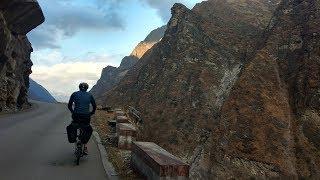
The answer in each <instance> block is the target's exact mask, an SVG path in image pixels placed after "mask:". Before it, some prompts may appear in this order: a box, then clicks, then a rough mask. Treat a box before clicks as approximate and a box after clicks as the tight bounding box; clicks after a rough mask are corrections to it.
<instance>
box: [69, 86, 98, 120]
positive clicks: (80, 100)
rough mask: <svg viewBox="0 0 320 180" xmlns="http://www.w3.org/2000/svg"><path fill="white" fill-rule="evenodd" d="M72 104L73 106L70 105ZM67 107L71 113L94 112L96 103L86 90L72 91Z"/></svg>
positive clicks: (85, 113) (87, 113)
mask: <svg viewBox="0 0 320 180" xmlns="http://www.w3.org/2000/svg"><path fill="white" fill-rule="evenodd" d="M73 104H74V108H73V107H72V106H73ZM90 104H91V105H92V108H93V109H92V111H91V112H90ZM68 108H69V110H70V111H71V113H72V114H84V115H89V114H91V115H92V114H94V113H95V111H96V109H97V105H96V102H95V100H94V98H93V96H92V95H91V94H90V93H88V92H86V91H77V92H74V93H73V94H72V95H71V97H70V100H69V103H68Z"/></svg>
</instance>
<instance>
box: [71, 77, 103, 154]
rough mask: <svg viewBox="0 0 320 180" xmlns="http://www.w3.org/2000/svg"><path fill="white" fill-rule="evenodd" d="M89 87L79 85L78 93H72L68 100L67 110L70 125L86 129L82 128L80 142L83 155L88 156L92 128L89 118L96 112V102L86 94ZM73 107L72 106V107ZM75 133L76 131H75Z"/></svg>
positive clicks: (82, 84)
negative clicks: (70, 117)
mask: <svg viewBox="0 0 320 180" xmlns="http://www.w3.org/2000/svg"><path fill="white" fill-rule="evenodd" d="M88 88H89V85H88V84H87V83H80V85H79V91H77V92H74V93H73V94H72V95H71V97H70V100H69V103H68V109H69V110H70V112H71V113H72V119H73V121H72V123H71V125H72V124H81V125H84V127H86V128H82V130H83V137H81V138H80V139H81V142H82V143H83V144H84V154H85V155H87V154H88V148H87V145H86V144H87V143H88V141H89V139H90V137H91V135H92V127H91V126H90V119H91V116H92V115H93V114H94V113H95V111H96V108H97V106H96V102H95V100H94V98H93V96H92V95H91V94H90V93H89V92H87V90H88ZM90 104H91V105H92V111H90ZM73 105H74V106H73ZM75 132H76V131H75Z"/></svg>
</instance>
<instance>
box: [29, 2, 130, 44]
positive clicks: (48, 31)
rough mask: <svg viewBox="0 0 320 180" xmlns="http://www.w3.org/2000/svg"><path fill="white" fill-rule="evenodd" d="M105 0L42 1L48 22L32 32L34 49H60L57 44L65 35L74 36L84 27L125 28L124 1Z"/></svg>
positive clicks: (97, 29) (86, 28) (102, 29)
mask: <svg viewBox="0 0 320 180" xmlns="http://www.w3.org/2000/svg"><path fill="white" fill-rule="evenodd" d="M102 1H103V0H94V1H92V2H83V1H82V2H81V1H80V0H55V1H51V0H50V1H48V0H39V3H40V5H41V7H42V9H43V12H44V14H45V17H46V21H45V23H44V24H42V25H41V26H40V27H38V28H36V29H35V30H33V31H32V32H31V33H30V34H29V38H30V39H31V41H32V42H33V46H34V48H35V49H45V48H51V49H54V48H59V47H60V46H59V45H58V43H59V41H60V40H61V39H62V38H67V37H72V36H74V35H75V34H76V33H77V32H79V31H81V30H90V31H110V30H121V29H124V21H123V19H122V17H121V15H120V13H119V12H118V11H119V9H120V7H121V0H120V1H112V0H111V1H105V2H104V3H102Z"/></svg>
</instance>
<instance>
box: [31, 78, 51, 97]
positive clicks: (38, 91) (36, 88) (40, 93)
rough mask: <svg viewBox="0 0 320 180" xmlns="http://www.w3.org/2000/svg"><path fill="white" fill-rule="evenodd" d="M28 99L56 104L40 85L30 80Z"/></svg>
mask: <svg viewBox="0 0 320 180" xmlns="http://www.w3.org/2000/svg"><path fill="white" fill-rule="evenodd" d="M28 98H30V99H32V100H36V101H41V102H48V103H56V102H57V101H56V100H55V99H54V97H53V96H52V95H51V94H50V93H49V92H48V91H47V90H46V89H45V88H44V87H43V86H41V85H40V84H38V83H37V82H35V81H34V80H32V79H30V86H29V90H28Z"/></svg>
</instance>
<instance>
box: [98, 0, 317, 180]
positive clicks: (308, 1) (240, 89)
mask: <svg viewBox="0 0 320 180" xmlns="http://www.w3.org/2000/svg"><path fill="white" fill-rule="evenodd" d="M319 8H320V1H319V0H289V1H287V0H286V1H281V2H279V1H264V0H246V1H244V0H240V1H236V0H228V1H224V0H209V1H204V2H202V3H200V4H198V5H196V6H195V7H194V9H193V10H189V9H187V8H186V7H185V6H183V5H181V4H176V5H174V7H173V8H172V18H171V19H170V21H169V23H168V25H167V30H166V32H165V35H164V37H163V38H162V40H161V41H160V42H159V43H157V44H156V45H155V46H154V47H153V48H151V49H150V50H149V51H148V52H147V53H145V54H144V55H143V57H142V58H141V59H140V60H139V61H138V63H137V64H136V65H135V66H133V68H131V69H130V70H129V72H128V73H127V74H126V75H125V77H124V78H123V79H122V80H121V81H120V83H119V84H118V85H117V86H116V87H115V88H113V89H112V90H111V91H109V92H108V93H107V94H105V95H104V96H102V97H101V98H100V100H101V102H103V103H104V104H107V105H113V106H128V105H131V106H135V107H136V108H137V109H139V110H140V111H141V113H142V115H143V119H144V124H143V128H142V129H141V132H140V135H141V137H140V138H141V139H144V140H147V141H155V142H156V143H159V144H160V145H161V146H163V147H165V148H167V149H168V150H170V151H171V152H173V153H175V154H176V155H178V156H180V157H181V158H183V159H185V160H186V161H188V162H189V163H190V164H191V176H192V178H199V179H212V178H248V177H260V178H265V177H279V176H293V177H297V176H303V177H318V176H320V174H319V170H318V169H319V168H320V163H319V161H320V157H319V153H320V151H319V142H320V136H319V133H318V132H320V128H319V127H320V117H319V114H318V113H319V103H320V102H319V91H320V87H319V86H320V83H319V82H320V78H319V74H320V73H319V67H320V66H319V59H320V58H319V56H320V45H319V42H320V41H319V35H320V29H319V27H320V26H319V23H320V19H319Z"/></svg>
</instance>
